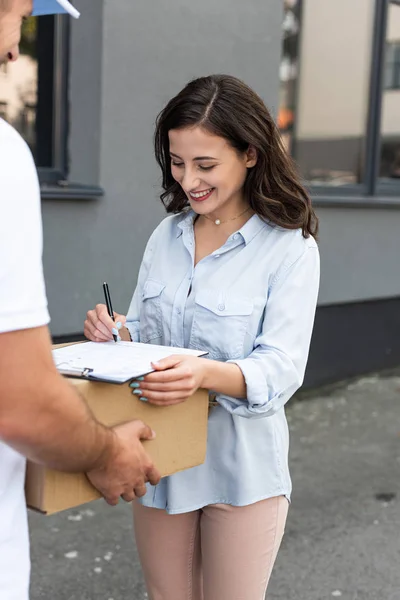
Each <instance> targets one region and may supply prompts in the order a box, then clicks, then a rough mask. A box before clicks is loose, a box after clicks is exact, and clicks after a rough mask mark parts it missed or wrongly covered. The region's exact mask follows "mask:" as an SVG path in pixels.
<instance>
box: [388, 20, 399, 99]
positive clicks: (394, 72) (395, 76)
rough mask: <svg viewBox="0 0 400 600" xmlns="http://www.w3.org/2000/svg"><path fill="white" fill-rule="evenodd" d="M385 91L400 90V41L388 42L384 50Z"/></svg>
mask: <svg viewBox="0 0 400 600" xmlns="http://www.w3.org/2000/svg"><path fill="white" fill-rule="evenodd" d="M399 33H400V32H399ZM385 89H387V90H399V89H400V41H396V42H389V43H388V45H387V48H386V65H385Z"/></svg>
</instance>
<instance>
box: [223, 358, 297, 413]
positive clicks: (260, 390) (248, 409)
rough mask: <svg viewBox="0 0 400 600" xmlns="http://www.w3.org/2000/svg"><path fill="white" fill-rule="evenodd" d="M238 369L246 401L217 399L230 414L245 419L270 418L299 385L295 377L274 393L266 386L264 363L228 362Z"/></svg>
mask: <svg viewBox="0 0 400 600" xmlns="http://www.w3.org/2000/svg"><path fill="white" fill-rule="evenodd" d="M227 362H228V363H233V364H235V365H237V366H238V367H239V369H240V370H241V371H242V373H243V377H244V379H245V382H246V389H247V399H246V400H238V399H237V398H228V397H227V396H225V397H219V398H218V402H219V403H220V404H221V405H222V406H224V407H225V408H226V409H227V410H228V411H229V412H231V413H232V414H236V415H238V416H241V417H247V418H261V417H271V416H272V415H274V414H275V413H276V412H278V410H280V409H281V408H282V407H283V406H284V405H285V404H286V402H287V401H288V400H289V399H290V398H291V397H292V396H293V394H294V393H295V391H296V390H298V388H299V387H300V385H301V381H298V378H297V377H295V376H294V377H293V380H292V383H291V384H289V385H288V386H286V387H285V388H284V389H281V390H279V391H275V390H273V389H271V387H270V386H269V385H268V378H267V376H266V373H265V363H264V364H263V363H262V362H259V361H257V360H254V359H251V358H244V359H240V360H228V361H227Z"/></svg>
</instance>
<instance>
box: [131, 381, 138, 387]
mask: <svg viewBox="0 0 400 600" xmlns="http://www.w3.org/2000/svg"><path fill="white" fill-rule="evenodd" d="M129 385H130V387H133V388H138V387H139V386H140V384H139V383H137V382H136V381H135V382H134V383H130V384H129Z"/></svg>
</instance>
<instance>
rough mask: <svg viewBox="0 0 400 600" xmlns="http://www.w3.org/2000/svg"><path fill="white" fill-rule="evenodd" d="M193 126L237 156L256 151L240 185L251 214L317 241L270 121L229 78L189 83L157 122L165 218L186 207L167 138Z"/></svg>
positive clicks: (304, 197)
mask: <svg viewBox="0 0 400 600" xmlns="http://www.w3.org/2000/svg"><path fill="white" fill-rule="evenodd" d="M196 125H197V126H201V127H203V128H204V129H206V130H207V131H208V132H210V133H212V134H214V135H217V136H220V137H223V138H225V139H226V140H227V141H228V142H229V143H230V145H231V146H232V147H233V148H235V149H236V150H237V151H238V152H241V153H243V152H246V151H247V150H248V149H249V147H250V146H252V147H253V148H255V149H256V151H257V164H256V165H255V166H254V167H252V168H251V169H248V173H247V177H246V181H245V184H244V195H245V199H246V200H247V201H248V203H249V204H250V206H251V208H252V209H253V210H254V212H256V213H257V214H258V215H259V216H260V217H261V218H262V219H264V220H266V221H269V222H272V223H275V224H276V225H278V226H280V227H283V228H284V229H301V230H302V232H303V236H304V237H305V238H307V237H309V236H310V235H312V236H313V237H315V238H316V237H317V234H318V219H317V216H316V215H315V212H314V210H313V207H312V205H311V199H310V197H309V195H308V193H307V191H306V189H305V188H304V186H303V185H302V184H301V181H300V177H299V175H298V173H297V169H296V167H295V164H294V162H293V160H292V158H291V157H290V156H289V155H288V153H287V152H286V150H285V148H284V146H283V143H282V139H281V136H280V133H279V131H278V129H277V127H276V125H275V123H274V120H273V119H272V117H271V115H270V113H269V111H268V109H267V107H266V106H265V104H264V102H263V101H262V100H261V98H260V97H259V96H258V95H257V94H256V93H255V92H254V91H253V90H252V89H251V88H249V87H248V86H247V85H246V84H245V83H243V82H242V81H240V79H237V78H236V77H232V76H230V75H210V76H209V77H201V78H199V79H195V80H194V81H191V82H190V83H188V84H187V85H186V87H185V88H184V89H183V90H182V91H181V92H180V93H179V94H178V95H177V96H175V97H174V98H172V100H170V102H168V104H167V106H166V107H165V108H164V110H163V111H162V112H161V113H160V114H159V115H158V117H157V122H156V131H155V136H154V148H155V156H156V159H157V162H158V164H159V165H160V167H161V171H162V187H163V189H164V192H163V193H162V194H161V196H160V198H161V201H162V202H163V204H164V206H165V208H166V210H167V212H170V213H178V212H181V211H182V210H184V209H185V208H186V207H187V206H189V202H188V199H187V196H186V194H185V192H184V191H183V190H182V188H181V186H180V185H179V183H177V182H176V181H175V179H174V178H173V177H172V173H171V159H170V154H169V138H168V132H169V131H170V130H171V129H182V128H184V127H194V126H196Z"/></svg>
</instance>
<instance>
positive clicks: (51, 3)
mask: <svg viewBox="0 0 400 600" xmlns="http://www.w3.org/2000/svg"><path fill="white" fill-rule="evenodd" d="M61 12H67V13H69V14H70V15H72V16H73V17H78V16H79V13H78V12H77V11H76V9H75V8H74V7H73V6H72V5H71V4H70V3H69V2H68V1H67V0H0V63H1V62H3V63H4V62H9V61H15V60H17V58H18V54H19V49H18V45H19V41H20V35H21V33H20V32H21V24H22V22H23V20H24V18H26V17H28V16H29V15H43V14H55V13H61ZM0 81H1V80H0ZM0 85H1V82H0ZM48 322H49V315H48V311H47V301H46V293H45V286H44V281H43V268H42V223H41V214H40V191H39V183H38V178H37V174H36V170H35V165H34V163H33V158H32V155H31V153H30V151H29V149H28V147H27V145H26V144H25V142H24V141H23V140H22V138H21V137H20V136H19V134H18V133H17V132H16V131H15V130H14V129H13V128H12V127H11V126H10V125H8V124H7V123H6V122H5V121H3V120H2V119H0V598H1V600H27V599H28V587H29V570H30V561H29V545H28V529H27V512H26V505H25V498H24V477H25V457H28V458H29V459H30V460H32V461H36V462H38V463H42V464H45V465H47V466H49V467H51V468H54V469H60V470H65V471H70V472H86V474H87V476H88V478H89V479H90V481H91V482H92V484H93V485H94V486H95V487H96V488H97V489H98V490H99V491H100V492H101V494H102V495H103V496H104V498H105V499H106V501H107V502H108V503H109V504H117V502H118V500H119V497H120V496H121V497H122V498H123V499H124V500H126V501H128V502H129V501H131V500H133V498H134V497H135V496H142V495H143V494H144V493H145V484H146V482H147V481H149V482H150V483H152V484H156V483H157V482H158V481H159V474H158V472H157V470H156V469H155V467H154V466H153V464H152V462H151V460H150V458H149V457H148V456H147V455H146V453H145V452H144V449H143V446H142V444H141V441H140V440H145V439H146V440H147V439H152V437H153V436H154V433H153V432H152V431H151V429H150V428H149V427H147V426H146V425H145V424H144V423H142V422H140V421H133V422H130V423H126V424H125V425H121V426H119V427H115V428H114V429H110V428H107V427H104V426H103V425H101V424H100V423H98V422H97V421H96V419H95V418H94V417H93V415H92V414H91V412H90V410H89V409H88V407H87V406H86V404H85V402H84V401H83V400H82V399H81V398H80V397H79V396H78V395H77V393H76V392H75V391H74V389H73V388H72V387H71V386H70V385H68V383H67V382H66V381H65V380H64V379H63V378H62V377H61V376H60V375H59V374H58V372H57V370H56V369H55V367H54V364H53V360H52V356H51V340H50V335H49V331H48V328H47V324H48Z"/></svg>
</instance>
